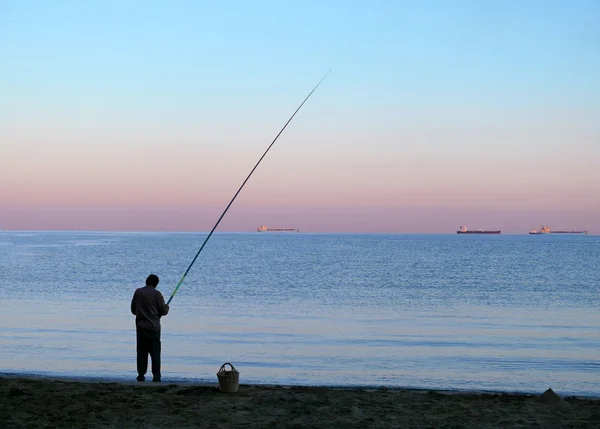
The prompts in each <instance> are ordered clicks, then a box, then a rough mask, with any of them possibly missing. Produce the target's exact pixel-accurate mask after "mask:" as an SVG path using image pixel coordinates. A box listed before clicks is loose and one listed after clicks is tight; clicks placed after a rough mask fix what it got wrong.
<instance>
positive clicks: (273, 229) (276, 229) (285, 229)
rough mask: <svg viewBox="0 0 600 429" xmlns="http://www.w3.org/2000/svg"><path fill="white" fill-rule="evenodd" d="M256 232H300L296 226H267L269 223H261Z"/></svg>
mask: <svg viewBox="0 0 600 429" xmlns="http://www.w3.org/2000/svg"><path fill="white" fill-rule="evenodd" d="M256 232H300V230H299V229H296V228H267V225H261V226H259V227H258V228H257V229H256Z"/></svg>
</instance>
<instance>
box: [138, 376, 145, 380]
mask: <svg viewBox="0 0 600 429" xmlns="http://www.w3.org/2000/svg"><path fill="white" fill-rule="evenodd" d="M137 381H146V377H144V376H143V375H138V376H137Z"/></svg>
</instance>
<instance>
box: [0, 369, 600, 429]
mask: <svg viewBox="0 0 600 429" xmlns="http://www.w3.org/2000/svg"><path fill="white" fill-rule="evenodd" d="M0 426H1V427H2V428H5V429H8V428H49V427H53V428H54V427H65V428H66V427H69V428H71V427H72V428H84V427H85V428H238V427H239V428H249V427H281V428H351V427H357V428H390V427H393V428H396V427H398V428H400V427H402V428H598V427H600V399H587V398H574V397H567V398H560V397H559V396H558V395H556V394H554V392H545V393H542V394H540V395H513V394H482V393H456V392H433V391H420V390H401V389H397V390H396V389H386V388H383V387H382V388H379V389H338V388H321V387H288V386H254V385H241V386H240V389H239V391H238V392H237V393H222V392H219V390H218V388H217V383H215V385H214V386H213V385H192V384H180V385H177V384H168V383H162V384H153V383H140V384H137V383H109V382H92V381H70V380H54V379H44V378H19V377H0Z"/></svg>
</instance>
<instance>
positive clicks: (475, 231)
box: [456, 226, 502, 234]
mask: <svg viewBox="0 0 600 429" xmlns="http://www.w3.org/2000/svg"><path fill="white" fill-rule="evenodd" d="M501 232H502V231H501V230H499V229H467V227H466V226H461V227H460V228H459V229H458V231H456V233H457V234H500V233H501Z"/></svg>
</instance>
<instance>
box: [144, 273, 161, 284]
mask: <svg viewBox="0 0 600 429" xmlns="http://www.w3.org/2000/svg"><path fill="white" fill-rule="evenodd" d="M158 282H159V280H158V276H157V275H156V274H150V275H149V276H148V278H147V279H146V286H152V287H156V286H158Z"/></svg>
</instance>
